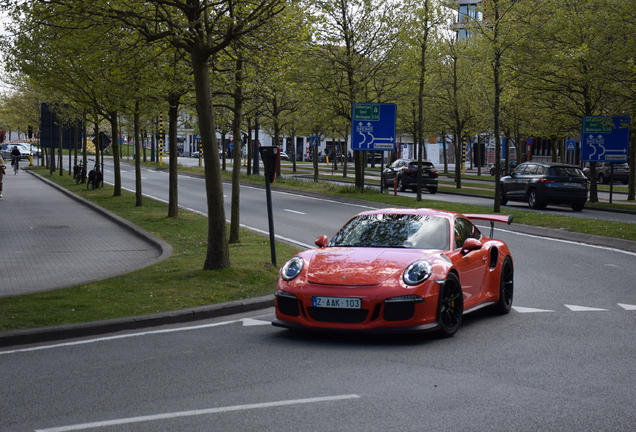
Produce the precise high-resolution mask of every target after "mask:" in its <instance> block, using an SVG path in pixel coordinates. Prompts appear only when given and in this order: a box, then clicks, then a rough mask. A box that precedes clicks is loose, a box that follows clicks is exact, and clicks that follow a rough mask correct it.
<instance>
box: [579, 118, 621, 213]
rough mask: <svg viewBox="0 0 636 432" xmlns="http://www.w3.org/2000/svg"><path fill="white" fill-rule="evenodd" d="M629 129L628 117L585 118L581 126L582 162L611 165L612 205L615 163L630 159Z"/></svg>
mask: <svg viewBox="0 0 636 432" xmlns="http://www.w3.org/2000/svg"><path fill="white" fill-rule="evenodd" d="M629 127H630V118H629V117H627V116H624V117H603V116H585V117H583V120H582V124H581V160H582V161H583V162H590V163H591V164H594V163H596V162H609V163H610V170H611V171H610V173H611V174H610V179H611V180H610V199H609V202H610V204H611V202H612V195H613V192H614V186H613V177H614V163H617V162H621V163H624V162H627V161H628V158H629ZM594 172H596V170H595V171H594ZM592 181H595V180H594V179H592Z"/></svg>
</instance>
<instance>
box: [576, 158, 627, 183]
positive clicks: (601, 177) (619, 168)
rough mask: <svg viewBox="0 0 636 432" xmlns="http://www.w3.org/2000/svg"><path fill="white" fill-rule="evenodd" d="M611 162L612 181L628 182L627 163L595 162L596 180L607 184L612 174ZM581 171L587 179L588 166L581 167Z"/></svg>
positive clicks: (588, 175)
mask: <svg viewBox="0 0 636 432" xmlns="http://www.w3.org/2000/svg"><path fill="white" fill-rule="evenodd" d="M612 164H613V165H614V181H615V182H621V183H623V184H627V183H629V164H626V163H612V162H596V180H597V182H598V183H599V184H609V182H610V178H611V174H612ZM583 173H585V175H586V176H587V178H588V179H590V180H592V177H590V168H589V167H586V168H583Z"/></svg>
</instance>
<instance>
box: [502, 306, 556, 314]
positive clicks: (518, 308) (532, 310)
mask: <svg viewBox="0 0 636 432" xmlns="http://www.w3.org/2000/svg"><path fill="white" fill-rule="evenodd" d="M512 308H513V309H514V310H516V311H517V312H519V313H535V312H554V311H553V310H548V309H536V308H530V307H522V306H513V307H512Z"/></svg>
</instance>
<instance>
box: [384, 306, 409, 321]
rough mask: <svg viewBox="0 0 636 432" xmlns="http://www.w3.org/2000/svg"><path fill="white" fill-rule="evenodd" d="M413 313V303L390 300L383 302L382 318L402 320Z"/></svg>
mask: <svg viewBox="0 0 636 432" xmlns="http://www.w3.org/2000/svg"><path fill="white" fill-rule="evenodd" d="M413 315H415V303H413V302H395V303H393V302H391V303H384V319H385V320H387V321H404V320H408V319H411V318H413Z"/></svg>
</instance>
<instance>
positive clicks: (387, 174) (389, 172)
mask: <svg viewBox="0 0 636 432" xmlns="http://www.w3.org/2000/svg"><path fill="white" fill-rule="evenodd" d="M399 163H400V160H399V159H398V160H396V161H395V162H393V163H392V164H391V165H388V166H387V167H386V168H384V171H382V174H383V177H384V185H385V186H392V185H393V180H395V176H396V171H395V170H396V168H397V167H398V165H399Z"/></svg>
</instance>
